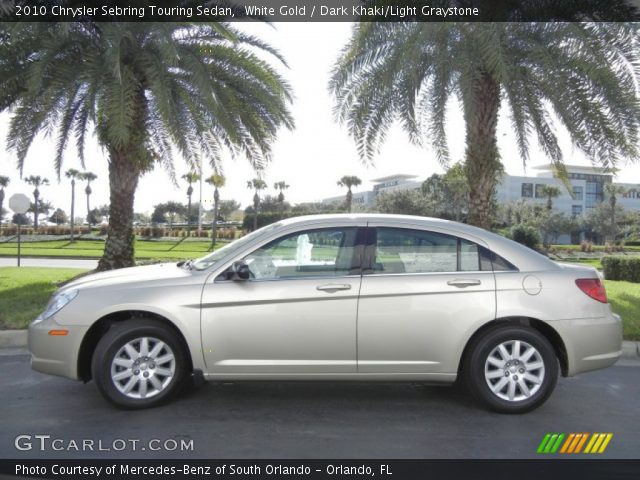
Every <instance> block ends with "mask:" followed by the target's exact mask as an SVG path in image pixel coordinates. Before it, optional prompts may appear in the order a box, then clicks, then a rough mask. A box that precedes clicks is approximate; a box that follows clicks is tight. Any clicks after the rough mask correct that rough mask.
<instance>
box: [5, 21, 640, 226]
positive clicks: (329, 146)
mask: <svg viewBox="0 0 640 480" xmlns="http://www.w3.org/2000/svg"><path fill="white" fill-rule="evenodd" d="M243 28H246V29H250V30H251V32H252V33H255V34H258V35H259V36H260V37H261V38H263V39H264V40H266V41H267V42H269V43H270V44H271V45H273V46H275V47H276V48H277V49H279V50H280V52H281V53H282V54H283V55H284V57H285V58H286V60H287V63H288V65H289V68H288V69H286V68H284V67H283V68H282V69H281V72H282V74H283V75H284V76H285V77H286V78H287V79H288V81H289V82H290V83H291V85H292V87H293V90H294V95H295V99H294V103H293V105H292V113H293V116H294V119H295V124H296V128H295V130H293V131H287V130H282V131H281V132H280V133H279V135H278V138H277V140H276V142H275V144H274V145H273V156H272V162H271V163H270V164H269V165H268V166H267V168H266V170H265V175H264V179H265V180H266V182H267V184H268V186H269V190H267V193H269V194H272V195H274V194H275V190H274V189H273V184H274V183H275V182H278V181H285V182H287V183H288V184H289V185H290V188H289V189H288V190H286V192H285V195H286V197H287V200H288V201H290V202H292V203H301V202H310V201H319V200H321V199H323V198H327V197H332V196H337V195H342V194H344V189H342V188H341V187H338V186H337V185H336V182H337V181H338V179H339V178H340V177H342V176H344V175H357V176H358V177H360V178H361V179H362V180H363V185H362V186H361V187H360V188H358V189H356V190H368V189H370V187H371V185H372V184H371V180H372V179H375V178H379V177H382V176H387V175H392V174H397V173H402V174H410V175H417V176H418V177H419V178H420V179H424V178H426V177H428V176H430V175H431V174H433V173H442V172H443V169H442V167H441V166H440V165H439V164H438V162H437V161H436V160H435V155H434V153H433V151H432V150H431V149H430V148H429V147H428V146H427V147H416V146H413V145H412V144H411V143H410V142H409V139H408V137H407V135H406V134H405V133H404V132H403V131H402V130H401V129H400V127H399V126H397V127H395V128H393V129H392V130H391V131H390V133H389V135H388V137H387V141H386V142H385V144H384V146H383V148H382V149H381V151H380V153H379V155H377V156H376V157H375V159H374V163H373V164H368V165H365V164H363V163H362V161H361V160H360V159H359V157H358V154H357V151H356V148H355V143H354V142H353V140H352V139H351V138H350V137H349V135H348V132H347V129H346V127H344V126H340V125H338V124H337V123H336V121H335V118H334V116H333V112H332V107H333V105H334V103H333V99H332V97H331V95H330V93H329V91H328V88H327V85H328V79H329V72H330V70H331V67H332V65H333V63H334V61H335V60H336V58H337V56H338V54H339V52H340V50H341V48H342V47H343V45H344V44H345V43H346V42H347V40H348V38H349V35H350V32H351V28H352V24H350V23H275V24H273V25H272V26H268V25H264V24H252V25H245V26H243ZM507 113H508V112H507V111H506V110H505V109H504V108H503V110H502V111H501V117H500V121H499V125H498V141H499V147H500V151H501V155H502V160H503V163H504V165H505V168H506V171H507V173H509V174H511V175H524V174H527V175H535V174H536V170H534V168H533V167H535V166H537V165H542V164H545V163H548V160H546V159H545V157H544V155H543V154H542V153H541V152H540V151H539V150H538V149H537V148H536V146H535V139H532V141H531V145H532V150H531V155H530V159H529V162H528V163H527V167H526V170H525V168H524V167H523V164H522V160H521V159H520V158H519V156H518V153H517V150H516V147H515V139H514V136H513V135H512V134H511V132H510V129H509V119H508V114H507ZM8 122H9V115H8V114H7V113H4V114H1V115H0V175H6V176H9V177H10V178H11V184H10V185H9V187H8V188H7V189H6V192H7V198H8V197H9V196H11V195H12V194H14V193H18V192H20V193H26V194H28V195H30V194H31V191H32V187H30V186H29V185H26V184H25V183H23V182H22V181H21V180H20V179H19V172H18V170H17V168H16V159H15V155H13V154H12V153H10V152H7V151H6V148H5V147H6V133H7V129H8ZM447 123H448V128H447V135H448V141H449V146H450V153H451V162H452V163H453V162H456V161H459V160H462V158H463V155H464V124H463V121H462V116H461V113H460V111H459V107H458V105H457V104H456V102H451V103H450V105H449V109H448V122H447ZM559 138H560V142H561V146H562V148H563V151H564V155H565V162H566V163H567V164H571V165H589V161H588V160H587V159H585V158H584V156H582V155H581V154H580V152H576V151H573V149H572V146H571V143H570V141H569V139H568V136H567V135H566V134H564V133H563V132H562V131H559ZM53 157H54V141H53V140H52V139H50V138H46V137H44V136H43V135H41V136H40V137H39V138H38V139H37V141H36V142H35V143H34V145H33V146H32V148H31V150H30V152H29V154H28V157H27V159H26V161H25V167H24V176H25V177H27V176H29V175H41V176H45V177H47V178H48V179H49V181H50V182H51V184H50V185H49V186H45V187H43V188H41V189H40V190H41V195H42V198H43V199H44V200H46V201H49V202H51V203H52V204H53V205H54V206H55V207H61V208H63V209H64V210H65V211H66V212H67V213H68V212H69V203H70V193H69V192H70V187H69V183H68V180H67V179H66V178H64V176H63V178H62V179H61V182H60V183H58V181H57V176H56V173H55V170H54V168H53ZM85 157H86V159H85V160H86V161H85V166H86V169H87V170H90V171H92V172H94V173H96V174H97V175H98V180H97V181H95V182H94V183H93V184H92V190H93V195H92V196H91V205H92V207H93V206H99V205H103V204H107V203H108V200H109V187H108V181H107V180H108V173H107V158H106V154H105V152H103V151H102V150H101V149H100V147H99V146H98V145H97V142H96V141H95V139H93V138H91V139H90V142H89V143H88V144H87V148H86V152H85ZM222 167H223V170H224V174H225V176H226V177H227V185H226V186H225V188H224V189H223V190H221V198H222V199H235V200H237V201H239V202H240V203H241V204H242V205H243V207H244V206H247V205H249V204H250V203H251V198H252V196H253V193H252V192H251V191H250V190H249V189H248V188H247V186H246V184H247V180H250V179H252V178H254V177H255V176H256V175H255V172H254V171H253V170H252V168H251V167H250V166H249V164H248V162H247V161H246V160H244V159H242V158H237V159H235V160H233V159H231V158H230V157H228V158H226V159H224V160H223V165H222ZM619 167H620V171H619V173H618V175H617V180H618V181H621V182H628V183H640V163H639V164H635V165H619ZM68 168H77V169H81V165H80V162H79V160H78V159H77V154H76V151H75V149H74V148H73V147H70V148H69V149H68V150H67V152H66V154H65V158H64V165H63V171H64V170H66V169H68ZM175 169H176V174H177V175H178V176H180V175H182V174H183V173H186V172H187V171H188V167H187V165H186V163H184V162H181V161H180V160H179V157H176V165H175ZM211 173H212V169H211V168H210V167H208V166H207V165H205V166H204V174H205V176H208V175H210V174H211ZM194 187H195V192H194V197H193V199H194V201H197V200H198V198H199V187H198V185H195V186H194ZM186 189H187V185H186V184H185V183H184V182H183V181H180V182H179V185H178V186H175V185H174V184H172V182H171V180H170V178H169V175H168V174H167V173H166V172H165V171H164V170H162V169H161V167H156V169H155V170H154V171H153V172H151V173H148V174H146V175H144V176H143V177H142V178H141V180H140V182H139V186H138V191H137V194H136V199H135V211H136V212H145V213H151V212H152V210H153V206H154V205H156V204H157V203H162V202H166V201H168V200H175V201H180V202H186V200H187V196H186ZM82 190H83V189H80V190H79V191H78V192H77V193H76V195H78V194H82ZM212 194H213V192H212V189H211V187H210V186H209V185H207V184H204V189H203V192H202V195H203V201H204V206H205V208H210V207H211V205H212V200H211V197H212ZM76 208H77V209H76V212H77V213H76V215H79V216H84V215H85V214H86V212H84V210H86V207H84V202H83V201H82V197H81V200H80V201H79V206H78V207H76Z"/></svg>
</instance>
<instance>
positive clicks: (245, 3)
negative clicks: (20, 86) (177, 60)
mask: <svg viewBox="0 0 640 480" xmlns="http://www.w3.org/2000/svg"><path fill="white" fill-rule="evenodd" d="M638 3H639V2H635V1H634V0H432V1H428V0H427V1H424V0H0V19H1V20H3V21H11V22H21V21H22V22H25V21H26V22H52V21H65V22H68V21H96V22H112V21H126V22H139V21H146V22H164V21H172V22H175V21H197V22H205V21H231V22H233V21H269V22H353V21H390V22H403V21H404V22H406V21H420V22H453V21H456V22H457V21H464V22H539V21H542V22H553V21H563V22H575V21H600V22H626V21H637V20H638V19H640V17H639V14H638V8H637V5H638Z"/></svg>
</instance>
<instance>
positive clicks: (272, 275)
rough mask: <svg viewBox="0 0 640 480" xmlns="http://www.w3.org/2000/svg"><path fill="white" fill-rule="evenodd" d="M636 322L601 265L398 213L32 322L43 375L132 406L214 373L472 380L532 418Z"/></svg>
mask: <svg viewBox="0 0 640 480" xmlns="http://www.w3.org/2000/svg"><path fill="white" fill-rule="evenodd" d="M621 342H622V328H621V321H620V317H618V316H617V315H615V314H613V313H612V312H611V308H610V306H609V304H608V303H607V297H606V293H605V290H604V287H603V285H602V283H601V281H600V279H599V277H598V274H597V272H596V271H595V270H594V269H591V268H585V267H578V266H569V265H561V264H557V263H554V262H553V261H551V260H549V259H548V258H546V257H544V256H543V255H540V254H538V253H536V252H534V251H532V250H530V249H528V248H526V247H524V246H521V245H519V244H517V243H515V242H512V241H510V240H508V239H506V238H503V237H501V236H498V235H494V234H492V233H489V232H486V231H484V230H481V229H479V228H475V227H471V226H468V225H463V224H459V223H454V222H449V221H446V220H438V219H430V218H423V217H410V216H396V215H322V216H309V217H299V218H294V219H289V220H284V221H282V222H279V223H276V224H273V225H269V226H267V227H264V228H262V229H260V230H257V231H255V232H253V233H251V234H249V235H247V236H245V237H243V238H242V239H240V240H236V241H235V242H232V243H230V244H228V245H226V246H225V247H223V248H221V249H219V250H217V251H215V252H214V253H212V254H210V255H208V256H206V257H204V258H201V259H199V260H196V261H190V262H181V263H178V264H177V265H176V264H173V263H172V264H166V263H165V264H158V265H152V266H144V267H135V268H127V269H122V270H115V271H110V272H105V273H98V274H94V275H88V276H85V277H82V278H79V279H77V280H76V281H74V282H72V283H69V284H67V285H65V286H64V287H63V288H61V289H60V290H59V291H58V292H57V293H56V294H55V295H54V296H53V297H52V298H51V301H50V302H49V305H48V306H47V309H46V310H45V311H44V312H43V313H42V314H41V315H40V316H39V317H38V318H36V319H35V320H34V321H33V323H32V324H31V326H30V328H29V348H30V350H31V353H32V366H33V368H34V369H35V370H38V371H40V372H45V373H49V374H53V375H62V376H65V377H69V378H73V379H79V380H83V381H89V380H90V379H91V378H93V379H94V380H95V381H96V384H97V386H98V389H99V390H100V392H101V393H102V394H103V395H104V396H105V397H106V398H107V399H108V400H109V401H111V402H112V403H114V404H115V405H117V406H120V407H125V408H142V407H151V406H154V405H157V404H159V403H161V402H163V401H166V400H167V399H168V398H169V397H171V396H172V395H173V394H175V393H176V392H177V391H178V390H179V388H180V386H181V384H183V383H184V381H185V379H186V378H187V377H188V376H189V375H198V376H199V377H200V376H202V377H204V378H205V379H207V380H233V381H239V380H331V381H335V380H381V381H389V380H395V381H411V382H416V381H417V382H420V381H423V382H444V383H453V382H454V381H455V380H456V379H457V378H462V379H464V381H465V383H466V385H467V386H468V387H469V389H470V390H471V392H473V394H474V395H475V396H476V397H477V398H478V399H479V400H481V401H482V402H483V403H484V404H486V405H487V406H488V407H490V408H492V409H494V410H497V411H500V412H510V413H519V412H526V411H528V410H531V409H533V408H536V407H538V406H539V405H541V404H542V403H543V402H544V401H545V400H546V399H547V398H548V397H549V395H550V394H551V392H552V391H553V389H554V387H555V384H556V382H557V379H558V373H559V372H561V373H562V375H564V376H571V375H575V374H577V373H581V372H586V371H588V370H595V369H598V368H603V367H607V366H610V365H612V364H613V363H614V362H615V361H616V359H617V358H618V357H619V356H620V354H621Z"/></svg>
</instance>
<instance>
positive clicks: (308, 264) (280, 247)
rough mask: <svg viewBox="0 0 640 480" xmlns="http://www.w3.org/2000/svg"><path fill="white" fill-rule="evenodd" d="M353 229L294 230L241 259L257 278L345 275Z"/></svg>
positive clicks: (354, 233)
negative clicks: (292, 232)
mask: <svg viewBox="0 0 640 480" xmlns="http://www.w3.org/2000/svg"><path fill="white" fill-rule="evenodd" d="M356 232H357V228H332V229H322V230H308V231H305V232H298V233H295V234H292V235H288V236H286V237H282V238H279V239H277V240H274V241H272V242H270V243H268V244H267V245H264V246H263V247H261V248H259V249H258V250H255V251H254V252H252V253H250V254H249V255H247V256H246V257H245V258H244V261H245V262H246V263H247V265H248V266H249V271H250V272H251V275H252V278H254V279H257V280H274V279H281V278H304V277H325V276H341V275H348V274H349V273H350V270H351V263H352V259H353V249H354V245H355V238H356Z"/></svg>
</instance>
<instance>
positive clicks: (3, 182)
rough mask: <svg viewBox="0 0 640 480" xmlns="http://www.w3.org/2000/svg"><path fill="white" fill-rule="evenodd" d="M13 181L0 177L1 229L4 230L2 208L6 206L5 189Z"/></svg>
mask: <svg viewBox="0 0 640 480" xmlns="http://www.w3.org/2000/svg"><path fill="white" fill-rule="evenodd" d="M10 181H11V179H10V178H9V177H5V176H4V175H0V229H1V228H2V212H3V210H2V208H3V204H4V189H5V187H7V186H8V185H9V182H10Z"/></svg>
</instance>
